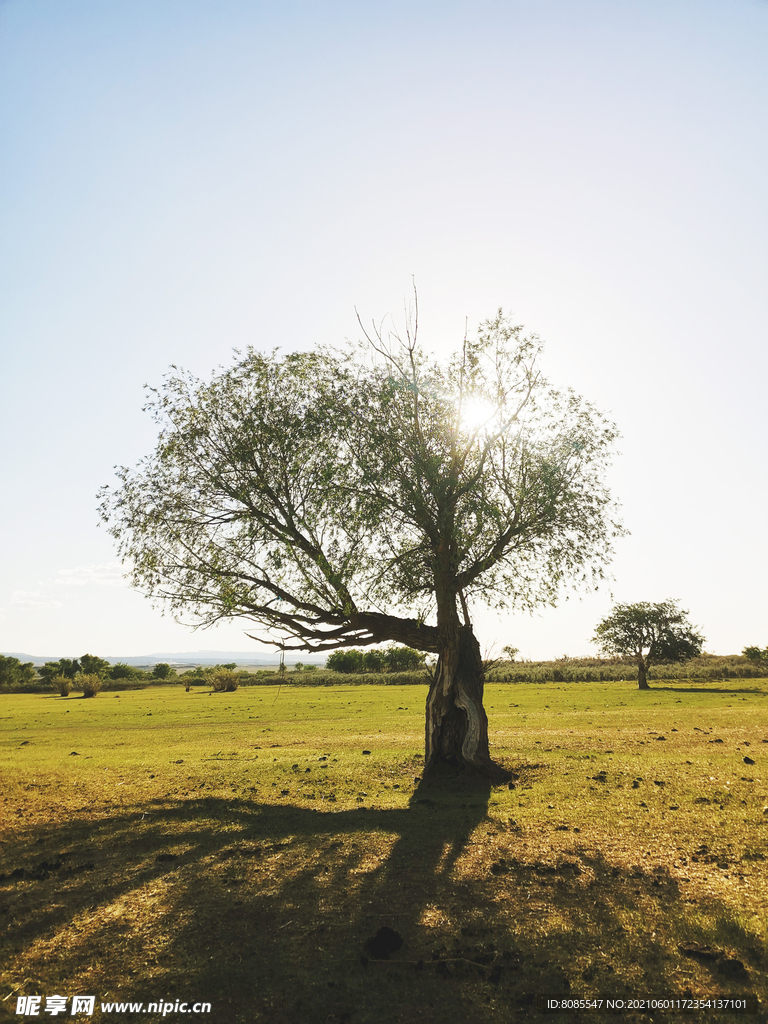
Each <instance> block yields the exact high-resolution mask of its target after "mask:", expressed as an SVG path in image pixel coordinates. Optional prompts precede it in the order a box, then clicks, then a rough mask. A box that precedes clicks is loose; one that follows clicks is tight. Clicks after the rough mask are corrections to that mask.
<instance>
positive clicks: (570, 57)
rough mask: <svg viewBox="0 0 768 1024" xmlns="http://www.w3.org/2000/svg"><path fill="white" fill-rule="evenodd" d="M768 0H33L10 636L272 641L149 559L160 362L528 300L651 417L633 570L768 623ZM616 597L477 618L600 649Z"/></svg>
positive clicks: (8, 79)
mask: <svg viewBox="0 0 768 1024" xmlns="http://www.w3.org/2000/svg"><path fill="white" fill-rule="evenodd" d="M766 54H768V2H765V0H719V2H711V0H709V2H708V0H622V2H620V3H617V2H616V0H580V2H579V3H573V2H572V0H502V2H488V0H472V2H466V3H458V2H450V0H440V2H420V0H408V2H407V3H405V2H402V3H401V2H397V0H388V2H387V3H360V2H359V0H354V2H352V0H349V2H338V0H327V2H324V3H317V2H293V0H280V2H271V3H260V2H257V0H248V2H236V0H217V2H216V3H210V2H208V0H205V2H200V0H183V2H177V0H163V2H162V3H157V0H146V2H145V0H110V2H109V3H104V2H103V0H67V2H66V3H61V2H60V0H5V2H0V104H1V107H0V145H1V147H2V152H1V153H0V225H1V227H0V292H1V293H2V294H1V297H2V314H1V316H2V322H1V323H0V330H1V331H2V339H1V341H0V378H1V379H2V396H3V397H2V402H1V403H0V430H1V433H0V438H2V442H1V449H2V477H1V479H2V502H0V544H1V545H2V553H1V562H0V650H2V651H6V652H8V651H23V652H28V653H32V654H61V655H64V654H81V653H83V652H84V651H86V650H88V651H91V652H93V653H97V654H102V655H135V654H143V653H150V652H153V651H160V650H165V651H169V650H171V651H185V650H198V649H200V648H212V649H220V650H224V649H228V650H247V649H248V648H249V643H250V642H249V641H247V640H246V639H245V638H244V636H243V631H242V627H241V626H240V625H238V624H233V625H230V626H226V627H222V628H220V629H218V630H215V631H210V632H208V633H205V634H200V633H198V634H193V633H191V632H190V631H189V630H188V629H186V628H185V627H183V626H180V625H177V624H176V623H174V622H173V621H172V620H171V619H169V618H163V617H161V616H160V614H159V613H158V612H156V611H153V610H152V608H151V607H150V605H149V603H148V602H147V601H146V600H145V599H144V598H142V597H141V596H139V595H137V594H135V593H133V592H132V591H131V590H129V589H128V588H127V587H125V586H124V585H123V584H122V581H121V576H120V567H119V565H118V564H117V563H116V560H115V553H114V549H113V547H112V543H111V541H110V539H109V537H108V536H107V535H106V534H105V532H104V531H103V530H102V529H100V528H98V527H97V522H98V518H97V515H96V511H95V506H96V499H95V493H96V491H97V489H98V488H99V486H101V485H102V484H104V483H107V482H110V481H111V480H112V479H113V477H112V466H113V465H114V464H116V463H121V464H134V463H135V462H136V461H137V460H138V459H139V458H140V457H141V455H143V454H145V453H146V452H148V451H149V450H150V449H151V447H152V445H153V441H154V433H155V432H154V427H153V424H152V423H151V421H150V420H149V418H148V417H147V416H146V415H145V414H143V413H142V411H141V406H142V402H143V390H142V389H143V385H144V384H145V383H150V384H153V383H154V384H156V383H158V382H159V381H160V380H161V379H162V375H163V373H164V372H165V371H166V370H167V368H168V366H169V365H170V364H171V363H177V364H180V365H183V366H185V367H187V368H189V369H191V370H192V371H194V372H196V373H199V374H201V375H206V374H208V373H209V372H210V371H211V370H212V369H213V368H215V367H216V366H217V365H221V364H224V363H227V362H228V361H229V360H230V353H231V350H232V348H233V347H237V346H244V345H247V344H253V345H255V346H257V347H264V348H270V349H271V348H272V347H273V346H275V345H280V346H282V347H283V348H284V349H294V348H307V347H311V346H314V345H323V344H328V343H337V342H340V341H342V340H343V339H344V338H345V337H351V336H353V335H355V334H356V324H355V316H354V307H355V306H357V307H358V308H359V309H360V310H361V312H362V313H363V314H364V315H366V316H369V317H376V318H379V317H381V316H383V315H384V314H386V313H387V312H393V313H398V312H399V310H400V309H401V308H402V301H403V296H404V294H406V293H407V292H408V290H409V289H410V284H411V275H415V278H416V282H417V285H418V288H419V295H420V304H421V325H422V330H423V339H424V340H425V342H426V343H427V344H428V345H429V346H430V347H433V348H434V349H436V350H438V351H445V352H447V351H449V350H450V349H451V348H452V347H453V346H455V345H456V344H458V343H459V342H460V340H461V337H462V335H463V330H464V319H465V317H469V320H470V323H477V321H478V320H480V319H482V318H484V317H486V316H489V315H492V314H493V313H494V311H495V310H496V309H497V308H498V307H499V306H503V307H504V308H505V309H508V310H510V311H512V312H513V313H514V314H515V316H516V317H517V318H518V320H519V321H520V322H522V323H524V324H525V325H526V326H527V327H528V328H529V329H530V330H533V331H536V332H538V333H539V334H540V335H541V336H542V337H543V338H544V339H545V340H546V341H547V353H546V357H545V369H546V372H547V374H548V376H549V377H550V378H551V380H552V381H553V382H554V383H558V384H562V385H572V386H573V387H574V388H576V389H577V390H578V391H580V392H582V393H583V394H585V395H586V396H587V397H589V398H591V399H592V400H593V401H595V402H596V403H597V404H598V406H600V407H601V408H602V409H603V410H604V411H606V412H608V413H610V414H611V415H612V416H613V418H614V419H615V420H616V421H617V423H618V425H619V427H620V429H621V431H622V433H623V435H624V436H623V440H622V442H621V444H620V448H621V451H622V455H621V456H620V457H619V458H618V459H617V462H616V465H615V469H614V471H613V473H612V484H613V487H614V489H615V492H616V494H617V496H618V498H619V499H620V500H621V502H622V505H623V508H624V519H625V522H626V524H627V526H628V528H629V529H630V530H631V536H630V537H627V538H626V539H625V540H623V541H621V542H620V544H619V548H618V552H617V556H616V559H615V561H614V564H613V574H614V577H615V580H614V583H613V586H612V593H613V596H614V598H615V599H616V600H621V601H634V600H649V601H657V600H663V599H665V598H667V597H675V598H679V599H681V600H682V602H683V605H684V607H686V608H689V609H690V612H691V618H692V620H693V621H694V622H695V623H696V624H698V625H699V626H701V628H702V629H703V631H704V633H705V634H706V636H707V638H708V642H707V647H708V649H709V650H712V651H715V652H717V653H731V652H734V651H740V650H741V648H742V647H743V646H744V645H745V644H748V643H758V644H760V645H761V646H762V645H764V644H766V643H768V619H767V618H766V614H765V610H766V598H765V580H766V570H768V550H767V549H768V545H767V544H766V536H765V520H766V508H767V507H766V498H767V497H768V494H767V491H768V487H767V486H766V485H767V483H768V473H767V468H766V440H767V439H768V438H767V437H766V434H767V430H766V391H765V381H766V378H767V376H768V375H767V374H766V370H767V369H768V366H767V363H768V358H767V356H766V352H767V350H768V331H767V328H768V287H767V286H766V278H767V276H768V275H767V273H766V271H767V270H768V266H767V264H768V259H767V258H766V257H767V255H768V253H767V247H768V222H767V221H768V217H767V216H766V213H767V210H766V207H767V204H768V200H767V198H766V196H767V194H768V190H767V189H766V182H768V160H767V159H766V156H767V150H768V141H767V139H768V136H767V135H766V131H765V117H766V109H767V106H768V60H766ZM610 606H611V594H610V593H609V592H608V591H606V592H601V593H599V594H595V595H591V596H589V597H587V598H585V599H584V600H582V601H579V600H578V599H577V598H576V597H571V599H570V600H569V601H568V602H567V603H563V604H562V605H561V606H560V607H559V608H558V609H556V610H554V611H546V612H543V613H542V614H540V615H535V616H533V617H532V618H531V617H528V616H524V615H516V616H505V617H504V618H502V619H497V617H496V616H495V615H491V614H488V615H482V614H480V615H478V616H477V620H478V627H479V632H480V636H481V643H482V644H483V645H484V646H486V647H488V648H490V647H491V646H492V645H493V644H494V643H495V644H496V645H497V648H498V647H500V646H502V645H504V644H507V643H512V644H514V645H515V646H517V647H519V648H520V649H521V652H522V654H523V656H526V657H532V658H535V657H549V656H560V655H562V654H566V653H568V654H571V655H576V654H579V653H582V652H586V651H588V650H589V649H590V648H589V643H588V641H589V637H590V635H591V633H592V629H593V627H594V625H595V623H596V621H597V620H598V619H599V618H600V617H601V616H602V615H603V614H605V613H606V612H607V611H608V609H609V608H610Z"/></svg>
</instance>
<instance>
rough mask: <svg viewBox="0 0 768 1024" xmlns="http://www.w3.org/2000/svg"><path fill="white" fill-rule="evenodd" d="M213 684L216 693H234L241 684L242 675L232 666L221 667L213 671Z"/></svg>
mask: <svg viewBox="0 0 768 1024" xmlns="http://www.w3.org/2000/svg"><path fill="white" fill-rule="evenodd" d="M210 679H211V686H212V687H213V690H214V692H215V693H234V692H235V690H236V689H237V688H238V686H239V685H240V676H239V674H238V673H237V672H234V671H233V670H232V669H231V668H219V669H217V670H216V671H215V672H213V673H211V677H210Z"/></svg>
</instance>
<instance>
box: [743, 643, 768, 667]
mask: <svg viewBox="0 0 768 1024" xmlns="http://www.w3.org/2000/svg"><path fill="white" fill-rule="evenodd" d="M741 653H742V654H743V655H744V657H745V658H747V659H748V660H749V661H751V662H752V664H753V665H759V666H760V668H765V669H766V670H768V647H764V648H762V649H761V648H760V647H745V648H744V650H743V651H742V652H741Z"/></svg>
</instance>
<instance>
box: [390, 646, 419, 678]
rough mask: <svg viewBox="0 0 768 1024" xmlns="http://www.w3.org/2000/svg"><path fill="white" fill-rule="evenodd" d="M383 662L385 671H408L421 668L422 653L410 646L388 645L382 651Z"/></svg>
mask: <svg viewBox="0 0 768 1024" xmlns="http://www.w3.org/2000/svg"><path fill="white" fill-rule="evenodd" d="M384 663H385V665H386V668H387V672H409V671H412V670H413V669H417V668H421V666H422V665H423V664H424V655H423V654H422V653H421V651H414V649H413V648H412V647H395V646H393V647H388V648H387V650H386V651H385V652H384Z"/></svg>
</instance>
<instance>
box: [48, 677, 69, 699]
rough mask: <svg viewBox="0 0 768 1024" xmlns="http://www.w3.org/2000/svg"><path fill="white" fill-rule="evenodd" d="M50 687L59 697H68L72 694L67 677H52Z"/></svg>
mask: <svg viewBox="0 0 768 1024" xmlns="http://www.w3.org/2000/svg"><path fill="white" fill-rule="evenodd" d="M51 685H52V686H53V688H54V690H56V692H57V693H58V694H59V696H60V697H68V696H69V695H70V693H72V680H71V679H69V678H67V676H63V675H58V676H54V677H53V681H52V683H51Z"/></svg>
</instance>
